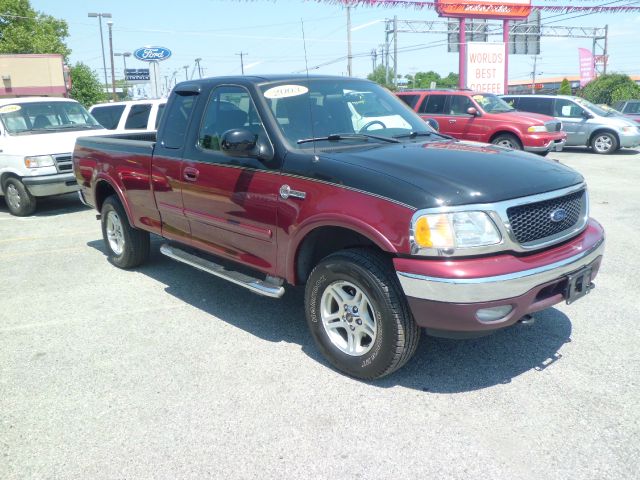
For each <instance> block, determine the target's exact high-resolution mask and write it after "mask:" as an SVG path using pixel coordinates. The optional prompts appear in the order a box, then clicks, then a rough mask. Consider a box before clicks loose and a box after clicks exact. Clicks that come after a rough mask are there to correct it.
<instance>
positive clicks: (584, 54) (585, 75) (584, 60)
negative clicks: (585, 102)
mask: <svg viewBox="0 0 640 480" xmlns="http://www.w3.org/2000/svg"><path fill="white" fill-rule="evenodd" d="M578 56H579V58H580V86H581V87H584V86H585V85H586V84H587V83H589V82H590V81H591V80H593V79H594V78H595V76H596V70H595V64H594V61H593V53H591V51H590V50H587V49H586V48H579V49H578Z"/></svg>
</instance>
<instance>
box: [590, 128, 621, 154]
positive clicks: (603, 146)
mask: <svg viewBox="0 0 640 480" xmlns="http://www.w3.org/2000/svg"><path fill="white" fill-rule="evenodd" d="M591 148H592V149H593V151H594V152H596V153H597V154H600V155H610V154H612V153H613V152H615V151H616V150H618V148H619V147H618V139H617V138H616V136H615V135H614V134H613V133H609V132H599V133H596V134H595V135H594V136H593V137H591Z"/></svg>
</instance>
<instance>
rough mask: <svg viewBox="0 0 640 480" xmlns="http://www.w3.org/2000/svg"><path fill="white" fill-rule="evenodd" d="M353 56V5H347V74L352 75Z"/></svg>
mask: <svg viewBox="0 0 640 480" xmlns="http://www.w3.org/2000/svg"><path fill="white" fill-rule="evenodd" d="M351 66H352V57H351V6H350V5H347V75H348V76H349V77H350V76H352V70H351Z"/></svg>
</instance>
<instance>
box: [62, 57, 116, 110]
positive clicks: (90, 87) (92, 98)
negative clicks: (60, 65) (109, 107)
mask: <svg viewBox="0 0 640 480" xmlns="http://www.w3.org/2000/svg"><path fill="white" fill-rule="evenodd" d="M69 74H70V75H71V90H70V92H69V96H70V97H71V98H74V99H75V100H77V101H79V102H80V103H81V104H83V105H84V106H85V107H87V108H89V107H90V106H91V105H93V104H95V103H100V102H104V101H106V100H107V95H106V93H105V92H104V90H103V88H102V83H100V80H98V75H97V74H96V72H94V71H93V70H91V69H90V68H89V67H88V66H87V65H85V64H84V63H82V62H78V63H76V64H75V65H74V66H73V67H71V68H70V69H69Z"/></svg>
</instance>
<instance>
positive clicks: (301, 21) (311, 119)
mask: <svg viewBox="0 0 640 480" xmlns="http://www.w3.org/2000/svg"><path fill="white" fill-rule="evenodd" d="M300 27H301V29H302V45H303V47H304V69H305V71H306V72H307V89H308V90H309V91H308V92H307V105H309V120H310V121H311V138H315V137H316V134H315V132H314V131H313V109H312V108H311V82H310V81H309V64H308V63H307V40H306V39H305V37H304V21H303V20H302V18H301V19H300ZM311 143H313V155H314V157H315V155H316V142H311Z"/></svg>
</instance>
